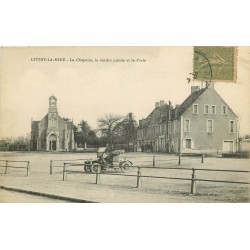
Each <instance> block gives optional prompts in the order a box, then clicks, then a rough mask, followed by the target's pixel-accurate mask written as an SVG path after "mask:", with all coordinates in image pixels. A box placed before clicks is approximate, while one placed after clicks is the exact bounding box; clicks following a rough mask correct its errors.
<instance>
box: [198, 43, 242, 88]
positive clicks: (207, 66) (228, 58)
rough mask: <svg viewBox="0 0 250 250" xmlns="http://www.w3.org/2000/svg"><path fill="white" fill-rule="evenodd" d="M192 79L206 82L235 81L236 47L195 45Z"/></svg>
mask: <svg viewBox="0 0 250 250" xmlns="http://www.w3.org/2000/svg"><path fill="white" fill-rule="evenodd" d="M193 79H194V80H197V81H205V82H208V83H210V82H211V81H213V82H236V80H237V47H222V46H195V47H194V61H193Z"/></svg>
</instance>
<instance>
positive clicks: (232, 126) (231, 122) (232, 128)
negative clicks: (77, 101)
mask: <svg viewBox="0 0 250 250" xmlns="http://www.w3.org/2000/svg"><path fill="white" fill-rule="evenodd" d="M229 132H230V133H234V132H235V131H234V121H230V125H229Z"/></svg>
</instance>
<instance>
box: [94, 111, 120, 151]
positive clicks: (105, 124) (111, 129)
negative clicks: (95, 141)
mask: <svg viewBox="0 0 250 250" xmlns="http://www.w3.org/2000/svg"><path fill="white" fill-rule="evenodd" d="M121 119H122V117H121V116H118V115H113V114H105V115H104V117H102V118H99V119H98V131H99V132H100V133H101V134H102V136H104V137H106V138H107V139H108V142H109V144H110V147H111V149H113V144H114V136H115V132H116V130H117V125H118V124H119V122H120V120H121Z"/></svg>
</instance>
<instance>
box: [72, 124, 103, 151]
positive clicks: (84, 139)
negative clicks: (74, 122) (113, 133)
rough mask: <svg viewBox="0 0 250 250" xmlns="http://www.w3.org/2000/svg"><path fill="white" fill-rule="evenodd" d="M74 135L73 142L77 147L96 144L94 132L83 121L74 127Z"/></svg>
mask: <svg viewBox="0 0 250 250" xmlns="http://www.w3.org/2000/svg"><path fill="white" fill-rule="evenodd" d="M74 135H75V141H76V142H77V144H78V145H81V147H83V146H84V144H85V143H90V144H98V140H97V138H96V134H95V132H94V131H93V130H92V129H91V127H90V126H89V124H88V122H87V121H85V120H81V122H80V123H79V124H78V126H77V127H76V126H74Z"/></svg>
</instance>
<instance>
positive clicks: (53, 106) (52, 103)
mask: <svg viewBox="0 0 250 250" xmlns="http://www.w3.org/2000/svg"><path fill="white" fill-rule="evenodd" d="M49 113H57V98H56V97H55V96H54V95H52V96H51V97H50V98H49Z"/></svg>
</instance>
